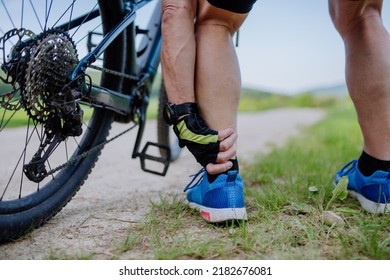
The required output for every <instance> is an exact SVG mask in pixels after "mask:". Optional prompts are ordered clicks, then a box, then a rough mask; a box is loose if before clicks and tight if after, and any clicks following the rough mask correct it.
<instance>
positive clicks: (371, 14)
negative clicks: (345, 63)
mask: <svg viewBox="0 0 390 280" xmlns="http://www.w3.org/2000/svg"><path fill="white" fill-rule="evenodd" d="M382 2H383V1H382V0H367V1H365V0H360V1H359V0H357V1H356V0H355V1H341V0H329V14H330V17H331V19H332V21H333V24H334V26H335V27H336V29H337V31H338V32H339V33H340V35H341V36H342V37H346V36H348V34H350V33H351V32H356V31H362V30H364V29H366V28H367V23H368V22H369V20H372V19H374V20H377V19H379V20H380V17H381V9H382Z"/></svg>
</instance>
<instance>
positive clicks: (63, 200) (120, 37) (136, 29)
mask: <svg viewBox="0 0 390 280" xmlns="http://www.w3.org/2000/svg"><path fill="white" fill-rule="evenodd" d="M5 2H7V1H4V0H2V1H1V5H2V6H3V9H2V10H3V11H2V15H0V18H1V19H2V20H1V21H2V24H1V28H0V35H1V36H0V53H1V54H0V68H1V71H0V80H1V83H0V84H2V85H1V86H2V87H1V88H0V104H1V106H0V141H1V142H0V143H9V142H8V141H12V147H13V148H14V150H12V151H9V150H6V148H2V146H4V145H0V151H1V155H2V157H1V160H0V161H1V162H2V163H1V168H2V173H4V174H7V175H6V176H1V179H0V243H3V242H7V241H11V240H14V239H16V238H18V237H20V236H23V235H24V234H25V233H27V232H29V231H32V230H34V229H36V228H38V227H40V226H42V225H43V224H44V223H45V222H46V221H48V220H49V219H50V218H52V217H53V216H54V215H55V214H56V213H58V212H59V211H60V210H61V209H62V208H63V207H64V206H65V205H66V204H67V203H68V202H69V201H70V200H71V199H72V197H73V196H74V195H75V194H76V192H77V191H78V190H79V189H80V186H81V185H82V184H83V182H84V181H85V180H86V179H87V177H88V175H89V173H90V172H91V170H92V168H93V167H94V164H95V162H96V161H97V160H98V157H99V154H100V152H101V150H102V149H103V147H104V145H105V144H107V143H109V142H111V141H114V140H115V139H116V138H117V137H119V136H121V135H123V134H124V133H126V132H128V131H130V130H131V129H134V128H136V127H137V128H138V132H137V136H136V139H135V142H134V148H133V153H132V157H133V158H140V162H141V168H142V170H144V171H146V172H151V173H153V174H158V175H162V176H164V175H165V174H166V172H167V170H168V166H169V163H170V162H171V161H173V160H175V159H176V158H177V157H178V156H179V153H180V148H179V147H178V144H177V142H176V141H175V140H173V139H174V138H173V137H171V135H170V131H169V127H168V126H167V125H166V124H165V122H164V120H163V117H162V107H163V105H164V104H165V103H166V101H167V97H166V93H165V89H164V86H163V83H162V85H161V88H160V95H159V109H158V117H157V122H158V143H152V142H147V143H146V145H145V147H144V148H143V149H142V150H141V149H140V145H141V139H142V135H143V132H144V126H145V122H146V109H147V107H148V104H149V99H150V95H151V88H152V84H153V81H154V80H155V79H160V77H159V76H158V75H157V74H156V73H157V72H158V71H157V70H158V66H159V63H160V49H161V3H160V1H152V0H138V1H136V0H98V1H96V0H88V1H86V0H83V1H77V0H61V2H60V3H58V1H57V2H56V1H53V0H50V1H48V0H46V1H32V0H29V1H24V0H21V1H8V2H7V3H5ZM152 2H153V3H154V4H155V6H154V7H152V10H153V12H152V13H151V15H150V16H149V22H148V23H147V26H146V27H140V26H139V25H138V24H137V22H138V21H137V22H136V19H137V20H138V17H137V16H136V15H137V13H138V12H139V11H141V10H143V9H144V7H147V6H149V7H150V6H152ZM87 4H88V5H89V6H87ZM147 4H148V5H147ZM61 7H62V8H61ZM15 12H17V13H18V14H19V15H18V16H14V15H13V13H15ZM6 21H7V23H6ZM6 28H7V29H6ZM79 57H81V58H80V59H79ZM19 119H22V120H24V122H25V124H24V126H22V127H21V128H20V127H19V128H9V127H10V126H14V123H15V122H16V121H18V120H19ZM86 119H89V122H88V123H87V122H86ZM113 122H122V123H128V124H129V127H128V128H127V129H126V130H125V131H123V132H122V133H120V134H118V135H116V136H113V137H111V136H110V138H109V139H108V133H109V130H110V127H111V124H112V123H113ZM11 131H12V133H11ZM15 135H16V137H15ZM11 136H12V138H11ZM153 148H156V149H158V153H159V154H157V155H156V154H152V153H150V150H151V149H153ZM15 151H17V152H15ZM148 161H152V162H157V163H158V164H160V167H158V168H157V170H156V169H155V168H154V169H151V168H149V167H148V166H147V162H148Z"/></svg>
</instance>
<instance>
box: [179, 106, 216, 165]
mask: <svg viewBox="0 0 390 280" xmlns="http://www.w3.org/2000/svg"><path fill="white" fill-rule="evenodd" d="M173 130H174V131H175V134H176V136H177V137H178V138H179V145H180V147H181V148H183V147H184V146H186V147H187V149H188V150H189V151H190V152H191V153H192V154H193V155H194V157H195V159H196V160H197V161H198V162H199V163H200V164H201V165H202V166H203V167H206V165H207V164H209V163H215V161H216V160H217V155H218V152H219V143H220V142H219V141H218V131H215V130H212V129H210V128H209V127H208V126H207V124H206V122H205V121H204V120H203V119H202V117H201V116H200V115H199V113H197V112H193V113H191V114H188V115H186V116H184V117H183V118H181V119H180V120H179V121H178V122H177V123H176V124H175V125H174V126H173Z"/></svg>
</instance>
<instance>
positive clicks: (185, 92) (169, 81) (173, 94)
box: [161, 0, 237, 171]
mask: <svg viewBox="0 0 390 280" xmlns="http://www.w3.org/2000/svg"><path fill="white" fill-rule="evenodd" d="M196 7H197V0H163V1H162V37H163V44H162V51H161V65H162V73H163V79H164V85H165V88H166V91H167V95H168V100H169V102H170V103H173V104H175V105H180V104H183V103H195V102H196V96H195V86H194V83H195V81H194V80H195V77H194V76H195V74H194V72H195V56H196V41H195V34H194V19H195V12H196ZM191 108H193V107H191ZM187 128H189V129H187ZM188 130H190V131H188ZM205 130H208V128H207V125H206V124H204V122H203V121H202V120H201V119H200V118H199V117H198V116H197V115H196V114H195V115H191V116H189V117H188V118H187V120H186V124H185V125H184V123H183V122H182V123H181V124H180V125H179V128H178V126H177V125H175V132H176V134H178V136H179V135H186V137H187V138H186V139H182V138H183V137H184V136H183V137H181V136H180V137H179V139H180V143H181V144H182V145H186V146H187V148H188V149H189V150H190V152H191V153H192V154H193V155H194V156H195V158H196V159H197V161H198V162H200V163H202V165H206V163H208V162H214V161H215V158H217V159H218V161H219V162H220V163H219V164H213V165H212V166H213V168H214V169H216V170H222V171H225V170H227V169H229V168H230V167H231V165H232V164H231V162H228V161H226V160H223V159H225V158H229V157H231V156H233V155H235V153H236V150H235V145H234V143H235V140H236V138H237V135H236V133H235V131H234V130H233V128H228V127H226V129H224V130H221V131H218V132H217V131H211V130H208V131H209V132H210V133H215V134H217V136H218V139H217V140H218V141H219V142H220V145H219V144H217V143H215V142H213V143H212V145H207V144H205V143H207V142H208V141H210V140H209V139H207V138H208V137H209V136H210V135H211V137H209V138H210V139H214V138H215V137H214V136H212V134H210V135H204V133H205ZM198 132H201V133H202V135H199V134H198ZM193 136H195V137H193ZM205 138H206V139H205ZM194 139H195V140H194ZM200 139H201V140H200ZM196 141H201V142H202V143H203V144H200V145H199V144H198V143H197V142H196ZM211 141H215V140H211ZM219 147H222V148H223V151H222V152H219ZM221 159H222V160H221Z"/></svg>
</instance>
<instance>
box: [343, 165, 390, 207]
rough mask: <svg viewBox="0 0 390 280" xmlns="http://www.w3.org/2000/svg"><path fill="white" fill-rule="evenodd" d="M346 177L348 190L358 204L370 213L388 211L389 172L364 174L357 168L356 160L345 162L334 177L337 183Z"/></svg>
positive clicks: (389, 197) (389, 205)
mask: <svg viewBox="0 0 390 280" xmlns="http://www.w3.org/2000/svg"><path fill="white" fill-rule="evenodd" d="M343 176H346V177H347V178H348V190H349V193H350V194H351V196H352V197H354V198H356V199H357V200H358V201H359V202H360V205H361V206H362V207H363V208H364V209H365V210H366V211H368V212H370V213H385V212H389V211H390V204H389V203H390V173H389V172H385V171H381V170H378V171H375V173H374V174H372V175H371V176H368V177H367V176H364V175H363V174H362V173H361V172H360V171H359V169H358V160H356V159H355V160H352V161H350V162H349V163H347V164H346V165H345V166H344V167H343V168H342V169H341V170H340V171H339V172H337V174H336V177H335V183H336V184H337V183H338V182H339V181H340V179H341V178H342V177H343Z"/></svg>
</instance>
